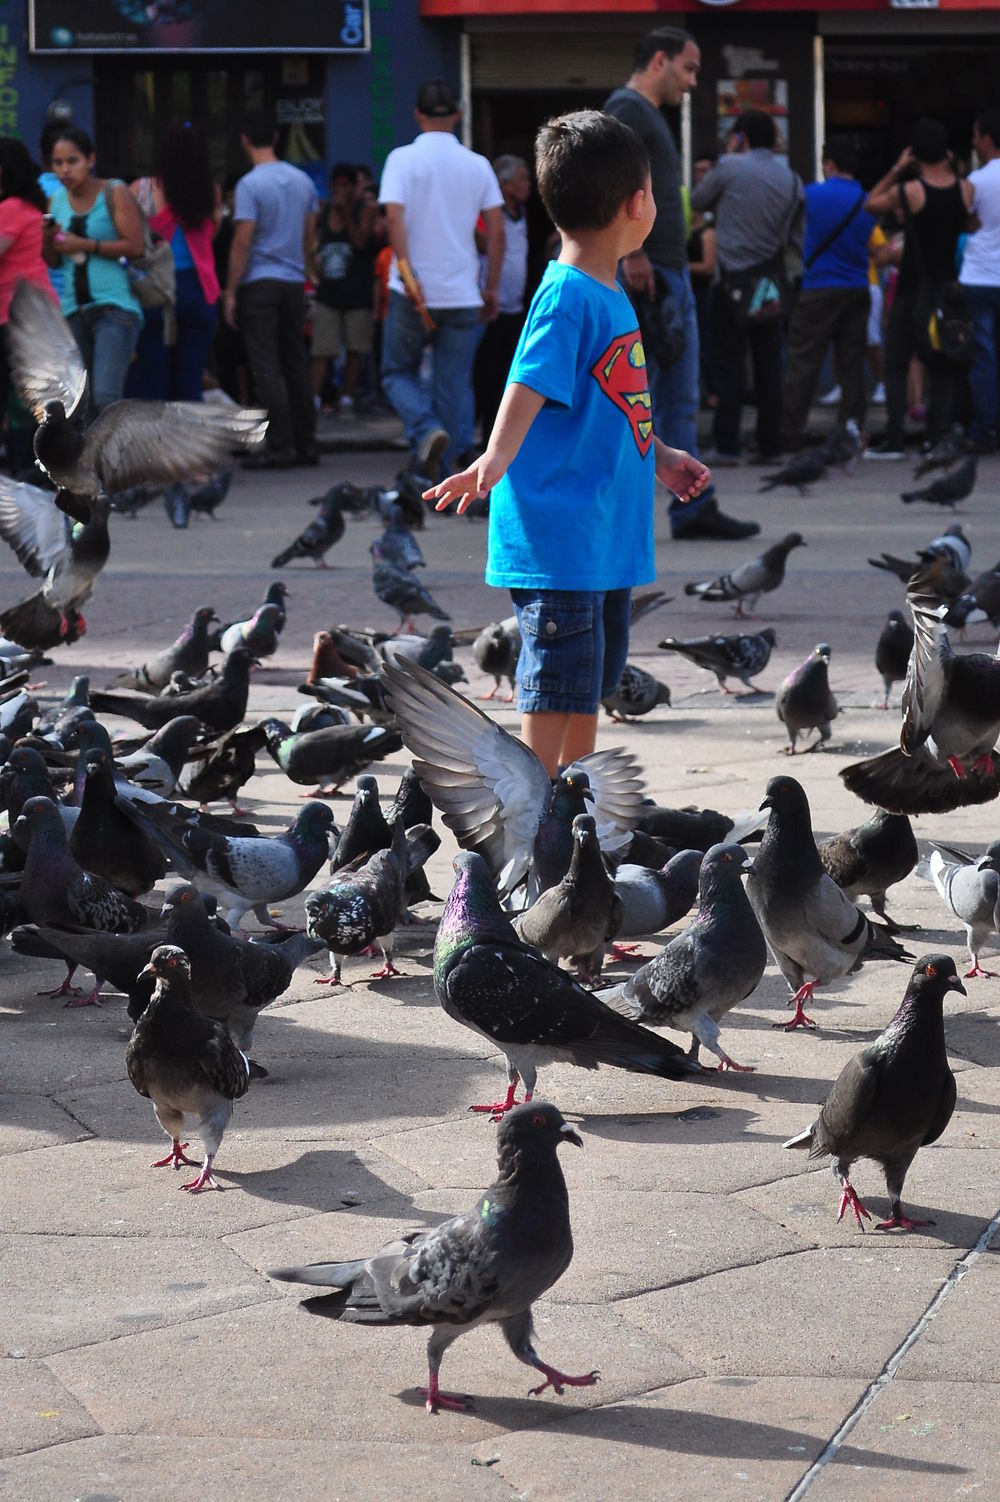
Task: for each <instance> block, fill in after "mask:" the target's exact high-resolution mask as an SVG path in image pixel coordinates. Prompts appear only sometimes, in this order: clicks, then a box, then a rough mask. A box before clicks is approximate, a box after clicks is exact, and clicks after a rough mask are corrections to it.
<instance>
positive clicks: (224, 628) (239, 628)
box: [208, 579, 288, 652]
mask: <svg viewBox="0 0 1000 1502" xmlns="http://www.w3.org/2000/svg"><path fill="white" fill-rule="evenodd" d="M287 600H288V585H287V584H285V582H284V581H283V580H282V579H275V581H274V583H273V584H269V585H268V587H267V593H266V594H265V595H264V598H263V600H262V601H261V605H277V606H278V615H277V617H276V619H275V625H274V629H275V630H276V631H277V633H278V635H279V636H280V635H281V633H282V631H283V630H284V629H285V604H286V602H287ZM259 609H260V606H258V607H257V610H254V611H251V613H250V615H249V616H248V617H247V618H246V620H241V621H226V622H225V623H224V624H223V625H220V626H219V627H218V628H217V629H216V630H215V631H213V632H212V634H211V635H210V636H209V639H208V649H209V651H210V652H223V651H225V648H224V647H223V645H222V638H223V637H224V636H225V635H226V633H227V632H235V634H234V635H233V636H232V637H231V638H230V639H231V640H235V639H236V635H239V637H240V638H241V639H242V636H243V633H244V632H246V631H247V630H249V628H250V625H251V623H252V622H253V620H254V617H255V616H256V615H257V611H258V610H259Z"/></svg>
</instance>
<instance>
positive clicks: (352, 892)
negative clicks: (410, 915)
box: [306, 820, 437, 986]
mask: <svg viewBox="0 0 1000 1502" xmlns="http://www.w3.org/2000/svg"><path fill="white" fill-rule="evenodd" d="M434 838H435V840H436V839H437V836H435V837H434ZM428 853H429V852H428ZM360 859H361V858H360V857H359V860H358V862H355V864H354V865H352V866H350V867H342V868H340V869H338V870H337V871H336V872H335V873H334V880H333V881H332V882H331V883H330V885H329V887H328V888H327V889H326V890H325V891H321V892H310V893H309V895H308V896H307V897H306V932H307V933H308V934H309V936H310V937H311V938H313V939H321V940H322V941H323V942H324V943H325V944H326V947H327V949H328V951H329V954H330V965H331V968H332V974H331V975H329V976H322V977H320V978H319V979H317V981H316V984H317V985H328V986H339V985H340V972H341V966H342V964H343V957H344V955H345V954H362V953H363V952H364V951H365V950H367V949H370V948H371V947H372V946H373V945H377V946H378V948H379V949H380V950H381V951H382V961H383V963H382V968H381V970H376V971H375V972H374V973H373V974H372V976H371V979H372V980H385V979H386V978H387V977H389V976H391V975H398V974H399V971H398V970H397V969H396V967H395V965H394V964H393V963H392V935H393V930H394V929H395V927H396V924H397V923H398V922H399V920H400V918H401V917H402V913H403V908H404V907H405V901H406V899H405V890H406V873H407V837H406V831H405V829H404V828H403V824H402V821H401V820H400V821H399V822H398V823H397V824H396V827H395V830H394V831H393V837H392V845H391V846H390V847H389V848H388V849H385V848H383V849H380V850H376V851H375V852H374V853H373V854H372V855H370V856H369V857H368V859H367V860H365V861H364V864H360Z"/></svg>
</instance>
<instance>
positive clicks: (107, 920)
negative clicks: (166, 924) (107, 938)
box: [14, 797, 149, 933]
mask: <svg viewBox="0 0 1000 1502" xmlns="http://www.w3.org/2000/svg"><path fill="white" fill-rule="evenodd" d="M14 835H15V838H16V839H17V840H18V841H19V842H21V841H22V840H24V841H26V842H27V854H26V859H25V863H24V872H23V874H22V877H21V907H22V908H23V910H24V916H25V918H26V919H27V921H28V922H29V923H38V924H60V925H62V926H63V927H66V928H95V929H104V930H107V931H109V932H111V933H134V932H135V930H136V929H139V928H145V927H146V924H147V922H148V919H149V913H148V910H147V909H146V908H144V907H143V906H142V905H141V904H140V903H138V902H133V901H132V899H131V898H129V897H126V896H125V895H124V893H122V892H119V891H117V890H116V889H115V888H114V887H112V886H110V885H109V884H108V883H107V882H106V881H102V880H101V878H100V877H99V876H91V875H90V873H89V872H87V871H85V870H84V869H83V868H82V866H81V865H80V864H79V862H78V861H77V860H75V859H74V857H73V856H72V855H71V854H70V851H69V846H68V844H67V841H66V830H65V827H64V825H63V821H62V818H61V817H60V813H59V809H58V807H57V806H56V804H54V803H53V802H52V800H51V799H50V798H45V797H35V798H29V799H28V800H27V802H26V803H25V804H24V806H23V808H22V809H21V813H20V816H19V818H18V819H17V822H16V824H15V826H14Z"/></svg>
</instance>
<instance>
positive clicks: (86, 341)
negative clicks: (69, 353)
mask: <svg viewBox="0 0 1000 1502" xmlns="http://www.w3.org/2000/svg"><path fill="white" fill-rule="evenodd" d="M66 321H67V323H68V324H69V326H70V328H71V330H72V331H73V338H74V339H75V340H76V342H77V345H78V347H79V350H80V353H81V355H82V356H83V363H84V365H86V367H87V375H88V378H89V381H90V410H91V413H94V414H96V413H98V412H103V410H104V408H105V407H108V406H110V405H111V403H112V402H118V401H121V399H122V397H123V396H124V394H125V377H126V376H127V375H128V367H129V361H130V360H131V358H132V352H133V350H134V349H135V346H136V341H137V339H138V338H139V330H140V329H141V328H142V319H141V318H140V316H139V314H138V313H130V312H129V311H128V310H127V309H126V308H119V307H117V306H116V305H115V304H113V303H89V304H88V305H87V306H86V307H83V308H78V309H77V311H76V312H75V313H71V314H70V315H69V318H68V319H67V320H66Z"/></svg>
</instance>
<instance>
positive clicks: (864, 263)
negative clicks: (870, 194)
mask: <svg viewBox="0 0 1000 1502" xmlns="http://www.w3.org/2000/svg"><path fill="white" fill-rule="evenodd" d="M859 197H860V198H861V199H862V200H864V197H865V190H864V188H862V186H861V184H860V183H857V182H854V181H852V180H851V179H849V178H846V177H829V178H827V180H826V182H822V183H810V184H809V186H808V188H806V238H805V244H804V245H803V247H802V259H803V261H808V259H809V257H810V256H811V255H812V253H813V251H814V250H816V248H817V247H818V246H820V245H822V243H823V241H824V240H825V239H826V237H827V235H829V234H830V233H831V232H832V231H833V230H834V229H836V227H837V225H838V224H839V223H840V222H841V220H842V219H843V218H844V216H845V214H846V213H847V212H848V210H849V209H850V208H851V206H852V205H853V204H854V203H855V202H856V200H857V199H858V198H859ZM874 228H875V219H874V218H873V216H872V215H871V214H868V213H866V212H865V210H864V209H859V210H858V212H857V213H856V214H855V216H854V218H853V219H852V220H851V222H850V224H849V225H848V226H847V228H846V229H844V230H843V231H842V232H841V233H840V234H839V235H838V236H837V238H836V240H834V242H833V244H832V245H831V246H830V247H829V248H828V249H827V250H824V252H823V254H822V255H821V256H820V257H819V259H818V260H817V261H815V262H814V263H813V265H812V266H810V267H809V269H808V270H805V269H804V270H803V272H802V285H803V287H805V288H813V287H867V286H868V241H869V238H870V237H871V232H872V230H873V229H874Z"/></svg>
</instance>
